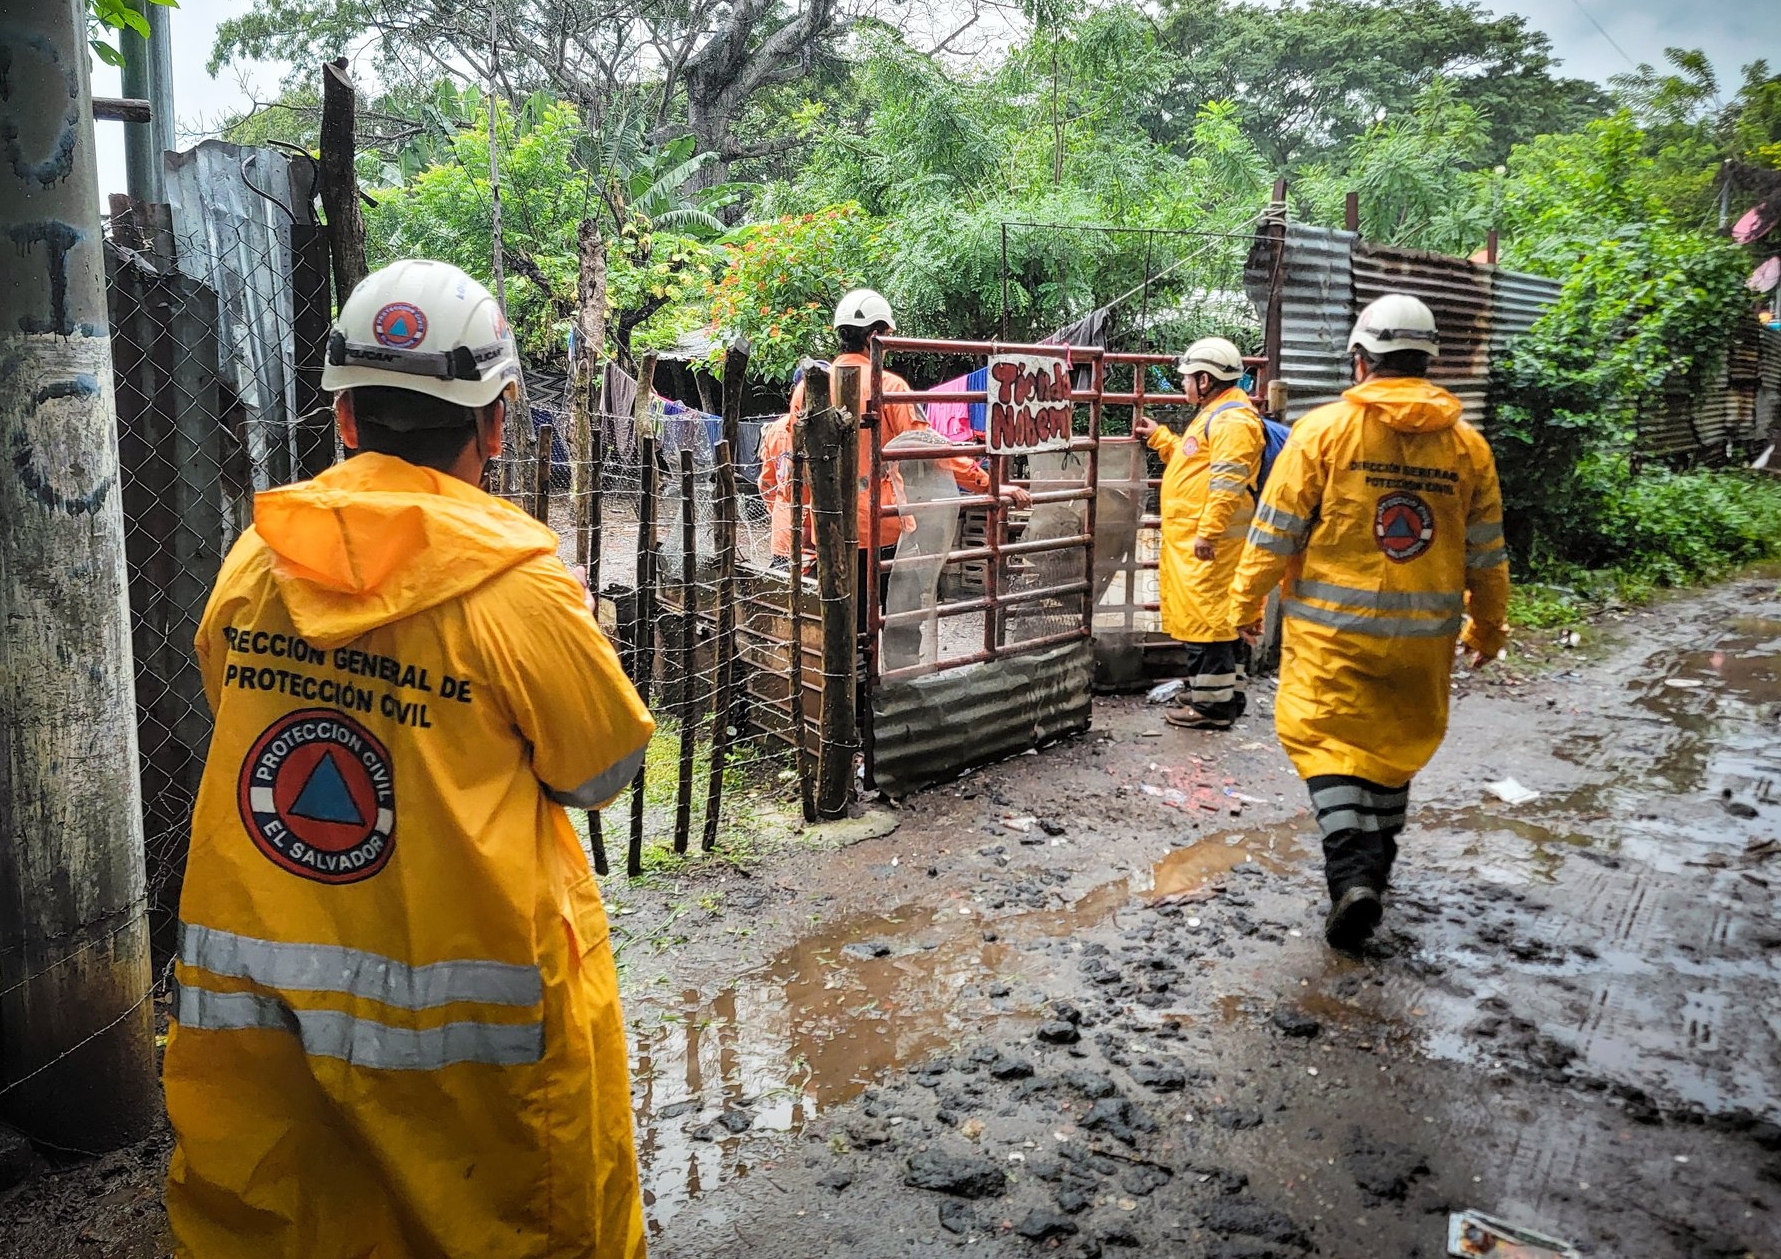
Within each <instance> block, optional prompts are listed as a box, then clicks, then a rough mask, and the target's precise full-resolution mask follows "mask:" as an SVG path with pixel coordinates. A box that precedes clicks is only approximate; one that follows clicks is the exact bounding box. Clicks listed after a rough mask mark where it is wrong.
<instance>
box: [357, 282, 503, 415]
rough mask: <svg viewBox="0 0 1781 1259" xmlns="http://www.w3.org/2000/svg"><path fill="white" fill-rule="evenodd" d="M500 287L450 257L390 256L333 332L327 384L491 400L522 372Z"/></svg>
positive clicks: (458, 400) (476, 403) (468, 401)
mask: <svg viewBox="0 0 1781 1259" xmlns="http://www.w3.org/2000/svg"><path fill="white" fill-rule="evenodd" d="M519 376H520V363H519V349H518V347H517V346H516V345H515V343H514V339H513V329H512V328H510V327H509V326H508V324H507V320H506V317H505V316H503V315H502V314H501V307H500V306H499V305H498V304H497V303H496V302H495V298H494V295H493V294H492V293H490V292H489V291H488V290H487V289H485V288H483V287H482V285H480V284H478V283H477V282H476V281H475V280H473V279H471V278H470V277H469V276H468V275H466V274H465V273H464V272H462V271H460V270H458V268H456V267H454V266H452V265H451V264H450V263H449V262H429V261H427V260H425V259H421V258H412V259H408V260H405V261H403V262H392V263H391V264H390V265H389V266H387V267H385V268H383V269H382V270H381V271H374V272H372V273H371V274H370V275H368V276H366V277H365V278H364V279H363V280H360V281H359V283H358V285H357V286H356V287H355V288H354V289H353V291H352V295H351V296H350V297H348V298H347V299H346V305H344V306H343V307H341V308H340V316H339V318H337V319H336V320H335V321H334V329H333V331H332V332H331V333H330V334H329V336H328V354H327V362H326V363H325V365H324V366H323V367H322V388H323V389H329V390H336V391H338V390H341V389H356V388H359V387H361V386H383V387H385V388H389V389H410V390H413V391H414V392H415V393H424V394H427V395H429V396H431V397H434V398H438V399H439V400H440V401H441V402H450V403H455V404H456V405H458V406H464V407H481V406H487V405H488V404H489V403H491V402H493V401H494V400H495V399H496V398H498V397H500V396H501V393H502V392H503V391H504V390H505V389H506V388H507V386H508V385H509V384H511V383H513V382H515V381H517V380H518V379H519Z"/></svg>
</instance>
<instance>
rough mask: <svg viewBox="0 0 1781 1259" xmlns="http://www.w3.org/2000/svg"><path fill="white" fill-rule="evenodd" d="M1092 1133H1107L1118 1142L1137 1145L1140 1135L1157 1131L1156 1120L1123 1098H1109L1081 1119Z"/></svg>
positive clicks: (1092, 1107) (1099, 1102) (1095, 1105)
mask: <svg viewBox="0 0 1781 1259" xmlns="http://www.w3.org/2000/svg"><path fill="white" fill-rule="evenodd" d="M1081 1125H1082V1127H1083V1128H1085V1129H1087V1130H1088V1131H1090V1132H1105V1133H1106V1134H1107V1135H1108V1136H1110V1137H1112V1138H1114V1139H1115V1140H1117V1141H1123V1142H1124V1143H1125V1144H1127V1145H1137V1144H1138V1137H1139V1134H1141V1133H1145V1132H1155V1131H1156V1120H1154V1119H1152V1118H1151V1117H1150V1116H1149V1115H1147V1114H1145V1113H1144V1112H1143V1111H1141V1110H1139V1109H1138V1108H1137V1107H1136V1106H1134V1105H1132V1104H1131V1103H1130V1102H1128V1101H1127V1100H1126V1099H1125V1098H1123V1097H1107V1098H1103V1099H1101V1100H1100V1101H1098V1102H1096V1103H1095V1104H1094V1105H1093V1106H1091V1107H1089V1110H1088V1113H1087V1114H1086V1115H1084V1116H1083V1117H1082V1119H1081Z"/></svg>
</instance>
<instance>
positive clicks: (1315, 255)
mask: <svg viewBox="0 0 1781 1259" xmlns="http://www.w3.org/2000/svg"><path fill="white" fill-rule="evenodd" d="M1354 244H1355V235H1354V233H1353V232H1338V231H1332V230H1331V229H1329V228H1326V227H1311V226H1308V225H1306V224H1303V223H1288V224H1287V225H1286V275H1285V280H1284V284H1283V286H1282V292H1283V301H1282V307H1283V308H1282V312H1281V325H1280V359H1281V363H1280V376H1281V379H1282V380H1284V381H1285V382H1286V389H1287V394H1286V398H1287V402H1286V415H1287V418H1288V419H1289V420H1296V419H1298V418H1299V417H1300V416H1302V415H1304V414H1305V412H1307V411H1309V410H1311V408H1313V407H1318V406H1322V405H1323V404H1324V403H1326V402H1334V401H1335V400H1336V399H1337V398H1338V397H1340V396H1341V393H1342V391H1343V390H1344V389H1346V388H1347V387H1348V386H1349V385H1350V384H1351V383H1353V382H1352V378H1351V377H1350V375H1349V372H1348V358H1347V346H1348V333H1349V331H1350V329H1351V328H1352V326H1353V323H1354V313H1353V312H1354V274H1353V259H1352V250H1353V247H1354ZM1268 263H1269V258H1268V246H1267V244H1266V242H1265V241H1258V242H1257V245H1256V248H1255V249H1254V250H1252V251H1251V253H1250V257H1249V263H1248V265H1247V266H1246V267H1245V269H1244V272H1243V287H1244V288H1245V289H1246V290H1247V291H1248V293H1249V296H1250V300H1252V301H1253V302H1254V303H1255V305H1256V309H1257V310H1258V311H1266V310H1267V307H1268V280H1269V275H1268Z"/></svg>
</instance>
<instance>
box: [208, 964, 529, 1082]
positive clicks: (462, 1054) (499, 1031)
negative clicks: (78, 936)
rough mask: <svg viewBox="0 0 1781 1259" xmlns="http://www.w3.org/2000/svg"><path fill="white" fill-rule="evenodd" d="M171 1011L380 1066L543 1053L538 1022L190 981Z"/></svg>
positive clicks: (516, 1059) (494, 1062) (221, 1028)
mask: <svg viewBox="0 0 1781 1259" xmlns="http://www.w3.org/2000/svg"><path fill="white" fill-rule="evenodd" d="M173 1017H174V1018H175V1019H176V1020H178V1022H179V1025H180V1026H181V1027H188V1028H192V1029H195V1030H199V1031H207V1032H240V1031H248V1030H256V1029H257V1030H263V1031H273V1032H284V1033H286V1034H288V1035H290V1036H294V1037H296V1038H297V1040H298V1041H300V1042H301V1043H302V1045H303V1052H304V1053H306V1054H311V1055H314V1056H315V1057H318V1058H339V1059H340V1060H341V1061H343V1062H347V1063H350V1064H351V1065H353V1066H355V1067H371V1068H374V1069H376V1070H380V1071H437V1070H439V1069H440V1068H442V1067H449V1066H454V1065H456V1064H458V1063H465V1062H480V1063H486V1064H488V1065H489V1066H496V1067H508V1066H518V1065H520V1064H522V1063H527V1062H537V1061H538V1060H539V1059H540V1058H542V1057H543V1056H544V1024H543V1023H542V1022H538V1023H446V1024H444V1025H442V1026H440V1027H428V1028H412V1027H391V1026H390V1025H389V1024H388V1023H379V1022H377V1021H376V1020H374V1019H361V1018H354V1017H353V1016H352V1015H350V1014H346V1013H343V1012H342V1011H339V1010H293V1009H291V1008H290V1007H289V1006H287V1005H285V1004H284V1003H283V1002H281V1001H279V1000H278V999H277V998H276V997H267V996H262V995H261V994H260V993H257V992H212V991H210V990H209V989H208V988H194V987H192V986H191V985H189V984H181V985H180V986H179V1003H178V1006H177V1007H176V1009H175V1013H174V1016H173Z"/></svg>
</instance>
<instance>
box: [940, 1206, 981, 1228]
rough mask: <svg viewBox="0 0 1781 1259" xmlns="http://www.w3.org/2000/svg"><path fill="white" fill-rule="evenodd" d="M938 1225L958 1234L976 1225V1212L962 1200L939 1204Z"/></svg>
mask: <svg viewBox="0 0 1781 1259" xmlns="http://www.w3.org/2000/svg"><path fill="white" fill-rule="evenodd" d="M940 1227H941V1228H943V1229H945V1230H946V1231H947V1232H949V1233H958V1234H959V1235H960V1236H963V1235H964V1234H966V1233H968V1232H970V1231H971V1230H972V1229H974V1228H976V1227H977V1213H976V1212H975V1211H973V1210H972V1209H971V1208H970V1207H968V1206H966V1205H965V1204H964V1203H962V1202H952V1201H948V1202H942V1203H941V1204H940Z"/></svg>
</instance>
